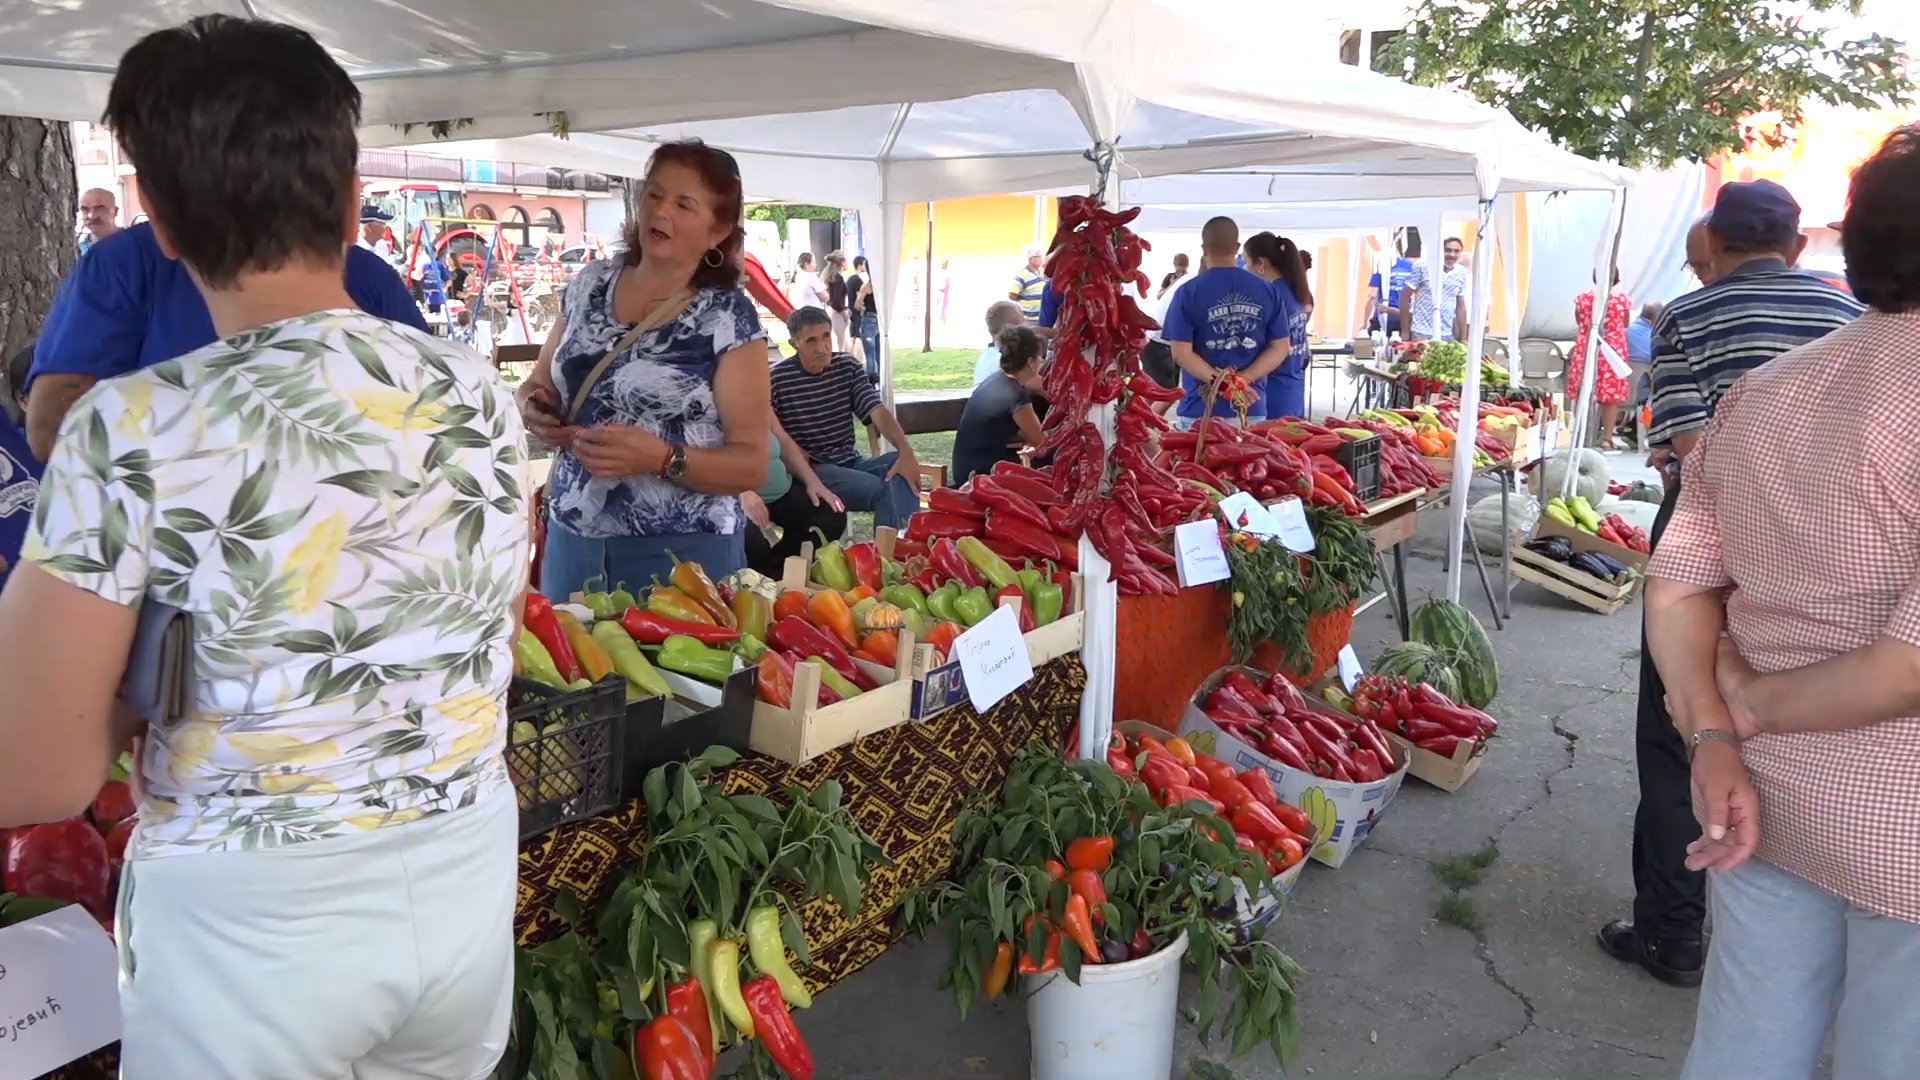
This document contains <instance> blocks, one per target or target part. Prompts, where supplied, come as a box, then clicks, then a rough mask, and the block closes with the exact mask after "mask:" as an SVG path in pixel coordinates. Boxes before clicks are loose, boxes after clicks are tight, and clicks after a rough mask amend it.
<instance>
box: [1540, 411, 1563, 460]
mask: <svg viewBox="0 0 1920 1080" xmlns="http://www.w3.org/2000/svg"><path fill="white" fill-rule="evenodd" d="M1546 430H1547V433H1546V435H1545V436H1543V438H1542V441H1543V442H1544V443H1545V444H1546V445H1545V446H1544V447H1543V449H1544V450H1545V451H1546V456H1548V457H1552V456H1553V452H1554V451H1555V450H1556V449H1558V448H1559V446H1560V421H1558V420H1549V421H1547V423H1546Z"/></svg>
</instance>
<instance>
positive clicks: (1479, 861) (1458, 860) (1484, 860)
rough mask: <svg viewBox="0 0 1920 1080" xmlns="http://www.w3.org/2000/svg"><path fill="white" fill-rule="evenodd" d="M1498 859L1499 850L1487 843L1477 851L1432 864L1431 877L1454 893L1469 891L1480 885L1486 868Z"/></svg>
mask: <svg viewBox="0 0 1920 1080" xmlns="http://www.w3.org/2000/svg"><path fill="white" fill-rule="evenodd" d="M1499 857H1500V849H1499V848H1497V847H1494V846H1493V845H1492V844H1491V843H1489V844H1488V845H1487V846H1486V847H1483V848H1481V849H1480V850H1479V851H1475V852H1472V853H1470V854H1466V855H1455V856H1454V857H1452V858H1451V859H1442V860H1441V861H1440V862H1437V863H1434V864H1433V876H1434V877H1435V878H1436V879H1438V880H1439V882H1440V884H1442V885H1444V886H1446V887H1447V888H1449V889H1453V890H1454V891H1456V892H1457V891H1459V890H1461V889H1471V888H1473V887H1474V886H1475V885H1478V884H1480V879H1481V878H1483V877H1485V876H1486V874H1487V867H1489V866H1492V865H1493V861H1494V860H1495V859H1498V858H1499Z"/></svg>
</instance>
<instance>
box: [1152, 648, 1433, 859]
mask: <svg viewBox="0 0 1920 1080" xmlns="http://www.w3.org/2000/svg"><path fill="white" fill-rule="evenodd" d="M1230 671H1240V672H1244V673H1246V674H1247V675H1248V676H1249V677H1251V678H1253V679H1255V680H1256V681H1265V680H1266V679H1267V677H1268V675H1269V673H1268V672H1265V671H1260V670H1258V669H1256V668H1245V667H1239V668H1237V667H1224V668H1221V669H1220V670H1219V671H1216V672H1214V673H1213V674H1212V675H1209V676H1207V678H1206V681H1205V682H1202V683H1201V684H1200V689H1199V690H1197V691H1195V692H1194V695H1193V700H1191V701H1190V702H1188V703H1187V711H1186V713H1185V714H1183V715H1182V716H1181V717H1180V734H1181V735H1183V736H1185V737H1186V739H1187V741H1188V742H1189V743H1192V744H1193V748H1194V749H1195V750H1196V751H1198V750H1201V749H1203V748H1206V752H1207V753H1210V754H1212V755H1213V756H1214V757H1217V758H1219V759H1220V760H1222V761H1224V762H1226V763H1227V764H1229V765H1232V766H1233V767H1234V768H1236V769H1253V768H1257V769H1261V770H1264V771H1265V772H1266V774H1267V776H1268V777H1270V778H1271V779H1272V780H1273V790H1274V793H1275V794H1277V795H1279V796H1280V798H1281V799H1283V800H1284V801H1286V802H1287V803H1289V804H1290V805H1293V806H1296V807H1299V809H1300V812H1301V813H1303V814H1305V815H1307V820H1308V821H1310V822H1312V823H1313V829H1314V840H1315V843H1314V846H1313V851H1311V852H1310V853H1309V854H1310V855H1311V856H1312V857H1313V858H1314V859H1316V860H1318V861H1320V862H1323V863H1325V864H1326V865H1328V866H1332V867H1335V868H1338V867H1339V866H1340V865H1341V864H1343V863H1345V862H1346V861H1347V856H1349V855H1351V854H1353V851H1354V849H1355V848H1357V847H1359V846H1360V844H1361V842H1362V841H1364V840H1366V838H1367V834H1368V833H1371V832H1372V831H1373V827H1374V826H1375V825H1376V824H1378V823H1379V821H1380V818H1381V817H1382V816H1384V815H1385V814H1386V812H1387V807H1388V805H1389V804H1391V803H1392V802H1393V797H1394V796H1395V795H1398V794H1399V793H1400V784H1401V783H1402V782H1403V781H1404V780H1406V778H1407V755H1406V752H1405V751H1404V750H1402V749H1400V748H1399V747H1397V746H1396V747H1394V751H1395V756H1394V762H1393V764H1394V770H1393V771H1392V772H1390V773H1388V774H1387V776H1386V779H1384V780H1376V781H1374V782H1372V783H1369V784H1343V783H1341V782H1340V781H1338V780H1329V779H1327V778H1326V777H1324V776H1317V775H1315V774H1313V773H1310V772H1302V771H1300V770H1299V769H1295V768H1293V767H1291V766H1289V765H1285V764H1282V763H1281V762H1279V761H1276V760H1274V759H1273V758H1270V757H1268V756H1267V755H1266V754H1264V753H1261V752H1260V750H1259V749H1258V748H1256V747H1253V746H1249V745H1247V744H1246V743H1244V742H1242V741H1241V740H1240V739H1238V738H1236V737H1235V736H1233V735H1232V734H1230V733H1228V732H1227V731H1225V730H1224V729H1222V728H1220V727H1219V726H1218V725H1216V724H1214V722H1213V720H1212V719H1211V718H1209V717H1208V716H1207V714H1206V713H1205V712H1204V711H1202V709H1201V708H1200V703H1201V702H1202V701H1204V700H1206V697H1207V695H1208V694H1210V693H1212V692H1213V689H1214V687H1216V686H1219V685H1220V680H1221V679H1223V678H1225V677H1226V675H1227V673H1228V672H1230ZM1307 705H1308V707H1309V708H1313V709H1316V710H1319V711H1321V712H1325V713H1327V714H1328V715H1329V716H1338V715H1339V710H1337V709H1335V708H1334V707H1333V706H1331V705H1328V704H1326V703H1325V702H1322V701H1316V700H1315V699H1313V698H1311V697H1309V698H1307Z"/></svg>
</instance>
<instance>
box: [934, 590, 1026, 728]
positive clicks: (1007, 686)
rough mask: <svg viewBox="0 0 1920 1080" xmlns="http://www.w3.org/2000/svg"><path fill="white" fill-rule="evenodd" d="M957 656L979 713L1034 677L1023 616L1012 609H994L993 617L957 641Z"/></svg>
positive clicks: (968, 693) (954, 649) (974, 705)
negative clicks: (1022, 631)
mask: <svg viewBox="0 0 1920 1080" xmlns="http://www.w3.org/2000/svg"><path fill="white" fill-rule="evenodd" d="M953 655H954V659H956V660H958V661H960V673H961V675H963V676H965V678H966V682H967V696H968V697H969V698H971V699H973V708H974V711H975V712H980V713H984V712H986V711H987V710H988V709H991V708H993V707H994V705H996V704H998V703H999V701H1000V699H1001V698H1003V697H1006V696H1007V695H1008V694H1011V693H1013V692H1014V691H1015V690H1018V689H1020V688H1021V687H1022V686H1025V685H1026V684H1027V682H1028V680H1030V679H1032V678H1033V661H1032V659H1031V658H1030V657H1028V656H1027V641H1026V639H1025V638H1023V637H1021V636H1020V617H1019V616H1018V615H1015V614H1014V613H1013V609H1012V608H1010V607H997V608H994V609H993V614H991V615H989V616H987V617H986V618H984V619H982V620H980V621H979V622H978V623H975V624H974V626H973V628H972V629H970V630H968V631H966V632H965V633H963V634H961V635H960V636H959V637H957V638H954V639H953Z"/></svg>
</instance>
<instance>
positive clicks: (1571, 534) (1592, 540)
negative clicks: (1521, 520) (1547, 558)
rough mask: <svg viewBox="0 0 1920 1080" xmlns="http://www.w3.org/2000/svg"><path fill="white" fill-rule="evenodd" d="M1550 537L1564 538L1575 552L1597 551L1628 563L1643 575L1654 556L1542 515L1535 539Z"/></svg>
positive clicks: (1534, 535)
mask: <svg viewBox="0 0 1920 1080" xmlns="http://www.w3.org/2000/svg"><path fill="white" fill-rule="evenodd" d="M1549 536H1564V537H1566V538H1567V542H1568V543H1570V544H1572V545H1573V550H1575V551H1597V552H1599V553H1600V554H1602V555H1607V556H1610V557H1612V558H1613V559H1614V560H1616V561H1618V562H1623V563H1626V564H1627V565H1628V566H1631V567H1633V568H1634V569H1635V570H1638V571H1640V572H1642V573H1645V572H1646V569H1647V562H1648V560H1650V559H1652V558H1653V556H1651V555H1649V554H1647V553H1646V552H1643V551H1635V550H1633V549H1632V548H1630V547H1627V546H1626V545H1624V544H1616V543H1614V542H1613V541H1611V540H1602V539H1600V538H1599V537H1598V536H1595V535H1594V534H1592V533H1590V532H1588V531H1586V530H1585V529H1578V528H1575V527H1574V526H1572V525H1568V524H1566V523H1565V522H1560V521H1555V520H1553V519H1552V518H1550V517H1548V516H1547V515H1545V514H1541V515H1540V520H1539V521H1538V522H1537V523H1536V524H1535V525H1534V527H1533V539H1536V540H1539V539H1544V538H1546V537H1549Z"/></svg>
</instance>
